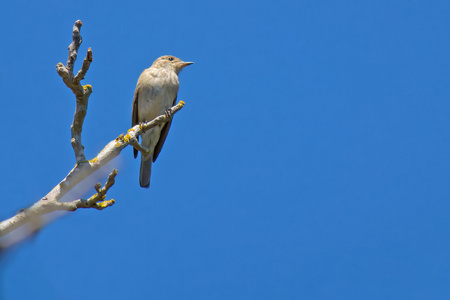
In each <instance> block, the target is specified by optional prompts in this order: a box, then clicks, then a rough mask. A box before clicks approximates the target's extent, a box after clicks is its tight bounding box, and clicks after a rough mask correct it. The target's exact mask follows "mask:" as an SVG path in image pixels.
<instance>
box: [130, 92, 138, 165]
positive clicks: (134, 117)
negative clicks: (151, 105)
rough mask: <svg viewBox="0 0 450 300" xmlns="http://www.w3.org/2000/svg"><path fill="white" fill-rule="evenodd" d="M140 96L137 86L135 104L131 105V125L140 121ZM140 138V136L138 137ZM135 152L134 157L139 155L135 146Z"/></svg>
mask: <svg viewBox="0 0 450 300" xmlns="http://www.w3.org/2000/svg"><path fill="white" fill-rule="evenodd" d="M138 98H139V91H138V89H137V88H136V91H135V92H134V98H133V104H132V107H131V126H132V127H133V126H134V125H137V124H138V123H139V121H138ZM138 140H139V137H138ZM133 154H134V158H136V157H137V154H138V151H137V150H136V148H133Z"/></svg>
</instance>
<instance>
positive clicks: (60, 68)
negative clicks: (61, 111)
mask: <svg viewBox="0 0 450 300" xmlns="http://www.w3.org/2000/svg"><path fill="white" fill-rule="evenodd" d="M81 25H83V23H82V22H81V21H80V20H78V21H76V22H75V24H74V26H73V33H72V43H71V44H70V45H69V58H68V59H67V64H66V66H64V65H63V64H62V63H58V64H57V65H56V71H57V72H58V74H59V76H61V77H62V79H63V81H64V83H65V84H66V86H67V87H68V88H70V89H71V90H72V92H73V93H74V94H75V97H76V103H77V104H76V108H75V115H74V116H73V122H72V126H71V127H70V129H71V140H70V142H71V144H72V148H73V151H74V153H75V159H76V161H77V163H79V162H83V161H85V160H86V156H85V155H84V146H83V144H82V143H81V132H82V130H83V123H84V118H85V116H86V111H87V106H88V100H89V96H90V95H91V93H92V87H91V86H90V85H89V84H88V85H85V86H82V85H81V84H80V81H81V80H82V79H84V76H85V75H86V72H87V71H88V70H89V66H90V64H91V62H92V49H91V48H89V49H88V51H87V54H86V58H85V59H84V61H83V65H82V67H81V69H80V70H79V71H78V73H77V75H76V76H74V75H73V67H74V64H75V61H76V60H77V55H78V49H79V48H80V45H81V42H82V38H81V35H80V27H81Z"/></svg>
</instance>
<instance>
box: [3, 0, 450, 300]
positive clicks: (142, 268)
mask: <svg viewBox="0 0 450 300" xmlns="http://www.w3.org/2000/svg"><path fill="white" fill-rule="evenodd" d="M449 15H450V4H449V2H448V1H444V0H442V1H439V0H436V1H413V0H408V1H406V0H404V1H400V0H376V1H375V0H370V1H357V0H348V1H344V0H340V1H331V0H328V1H324V0H314V1H226V2H221V3H214V2H213V1H170V2H165V1H160V2H154V1H142V2H138V1H132V0H130V1H107V2H105V1H84V0H81V1H73V2H65V1H47V2H45V4H44V2H40V1H34V2H30V1H3V2H2V3H1V4H0V25H1V28H2V35H1V46H0V70H1V72H0V91H1V101H0V111H1V112H2V114H1V118H0V128H1V130H2V133H3V135H2V139H1V142H0V153H1V156H2V164H1V174H0V186H1V191H2V197H1V198H2V199H1V200H0V201H1V209H0V218H1V219H5V218H7V217H10V216H12V215H13V214H14V213H15V212H16V211H17V210H18V209H20V208H23V207H26V206H28V205H30V204H31V203H33V202H34V201H36V200H38V199H39V198H40V197H42V196H44V195H45V194H46V193H47V192H48V191H49V190H50V189H51V188H52V187H53V186H55V185H56V184H57V183H58V182H59V181H60V180H62V179H63V178H64V177H65V175H66V174H67V173H68V171H69V170H70V169H71V168H72V167H73V165H74V163H75V161H74V155H73V151H72V149H71V146H70V124H71V121H72V116H73V112H74V107H75V103H74V102H75V101H74V96H73V95H72V94H71V92H70V91H69V90H68V89H67V88H66V87H65V86H64V84H63V83H62V80H61V79H60V77H59V76H58V75H57V73H56V71H55V65H56V63H58V62H60V61H62V62H64V63H65V62H66V60H67V46H68V45H69V43H70V42H71V33H72V26H73V23H74V22H75V21H76V20H77V19H81V20H82V21H83V24H84V25H83V27H82V30H81V33H82V36H83V40H84V42H83V45H82V47H81V50H80V59H79V61H78V64H77V65H76V66H77V68H79V66H80V62H81V58H83V57H84V55H85V53H86V50H87V48H88V47H92V49H93V53H94V62H93V64H92V65H91V69H90V70H89V72H88V74H87V76H86V79H85V81H84V82H83V83H84V84H91V85H92V86H93V90H94V92H93V94H92V96H91V98H90V103H89V109H88V114H87V117H86V122H85V126H84V131H83V143H84V145H85V147H86V153H87V156H88V158H92V157H94V156H95V155H96V154H97V153H98V152H99V151H100V150H101V149H102V148H103V146H104V145H105V144H106V143H107V142H108V141H110V140H112V139H114V138H115V137H117V136H118V135H119V134H120V133H123V132H126V130H127V129H128V128H129V126H130V122H131V120H130V119H131V101H132V98H133V92H134V88H135V84H136V81H137V78H138V76H139V74H140V72H141V71H142V70H143V69H145V68H147V67H149V66H150V65H151V63H152V62H153V60H154V59H156V58H157V57H158V56H161V55H165V54H172V55H175V56H178V57H180V58H182V59H184V60H187V61H194V62H195V64H194V65H192V66H189V67H188V68H186V69H185V70H183V72H182V73H181V74H180V82H181V87H180V91H179V99H181V100H185V101H186V103H187V104H186V106H185V108H184V109H183V110H182V111H180V112H179V113H178V114H177V115H176V116H175V118H174V122H173V125H172V128H171V132H170V134H169V136H168V139H167V141H166V144H165V146H164V149H163V151H162V153H161V155H160V157H159V158H158V160H157V162H156V164H155V165H154V168H153V174H152V183H151V184H152V185H151V188H150V189H149V190H145V189H141V188H140V187H139V185H138V168H139V162H138V160H134V159H133V157H132V150H131V149H125V151H123V153H122V154H121V155H120V158H118V159H117V160H115V161H114V163H113V165H111V166H108V168H106V170H105V171H104V172H109V171H110V170H111V168H112V167H114V166H115V167H117V168H118V169H119V175H118V176H117V178H116V184H115V185H114V187H113V188H112V189H111V190H110V192H109V195H108V196H109V198H114V199H116V201H117V202H116V204H115V205H114V206H113V207H111V208H109V209H106V210H104V211H101V212H99V211H95V210H79V211H77V212H75V213H71V214H69V215H67V216H65V217H63V218H60V219H58V220H57V221H55V222H53V223H51V224H50V225H49V226H47V227H46V228H45V229H44V230H42V232H41V233H40V234H39V235H37V236H36V237H35V238H34V239H32V240H31V241H29V242H27V243H26V244H23V245H21V246H20V247H18V248H17V249H15V251H12V252H9V253H7V255H6V256H4V257H3V262H2V264H1V265H0V268H1V269H2V271H1V276H2V278H1V290H2V291H1V297H3V299H6V300H9V299H449V297H450V283H449V282H450V257H449V256H450V242H449V236H450V234H449V233H450V224H449V223H450V202H449V199H450V195H449V194H450V191H449V184H450V171H449V170H450V159H449V153H450V120H449V116H450V102H449V99H450V82H449V80H450V77H449V75H450V74H449V70H450V68H449V67H450V58H449V57H450V51H449V48H450V39H449V34H450V21H449V20H450V19H449ZM99 176H101V174H100V175H99ZM95 182H96V180H95V179H92V182H90V183H88V185H89V186H92V185H93V184H94V183H95ZM102 182H104V179H102ZM83 191H84V190H83V189H82V188H80V189H79V192H80V193H81V192H83ZM91 193H92V189H90V190H88V191H87V193H86V194H85V196H89V195H90V194H91ZM79 196H80V195H73V197H74V198H75V197H79Z"/></svg>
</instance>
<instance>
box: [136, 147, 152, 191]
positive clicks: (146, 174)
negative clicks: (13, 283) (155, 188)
mask: <svg viewBox="0 0 450 300" xmlns="http://www.w3.org/2000/svg"><path fill="white" fill-rule="evenodd" d="M152 157H153V155H152V154H150V155H143V156H142V157H141V170H140V172H139V184H140V185H141V187H145V188H148V187H149V186H150V175H151V174H152V161H153V158H152Z"/></svg>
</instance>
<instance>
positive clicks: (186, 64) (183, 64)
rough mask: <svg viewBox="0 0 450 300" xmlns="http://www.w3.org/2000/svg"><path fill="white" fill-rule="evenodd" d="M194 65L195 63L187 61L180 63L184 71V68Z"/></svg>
mask: <svg viewBox="0 0 450 300" xmlns="http://www.w3.org/2000/svg"><path fill="white" fill-rule="evenodd" d="M192 64H193V62H185V61H183V62H182V63H180V65H181V68H182V69H183V68H184V67H187V66H189V65H192Z"/></svg>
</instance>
